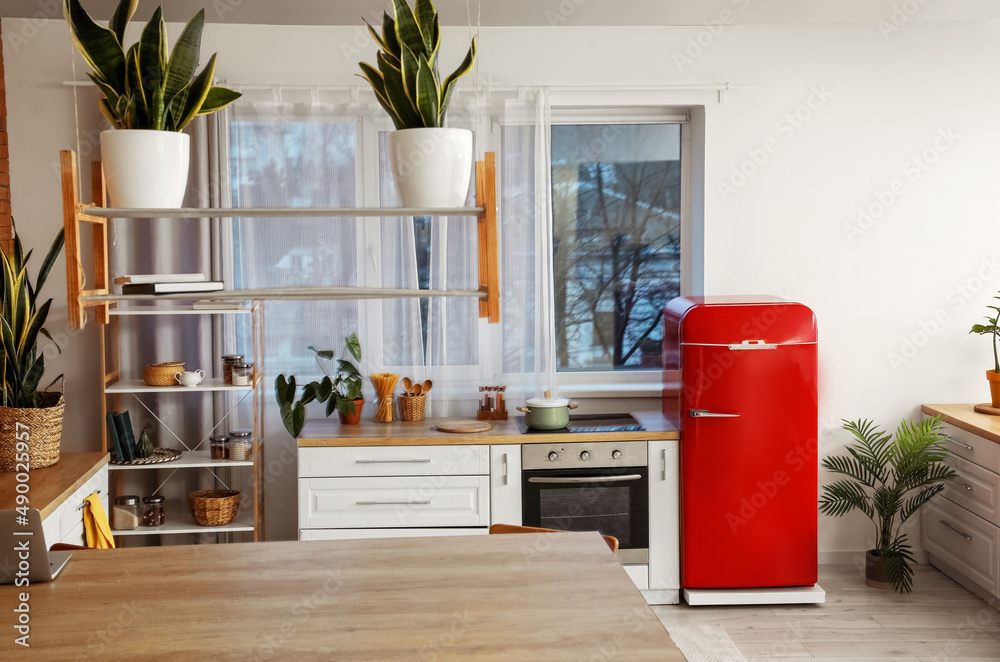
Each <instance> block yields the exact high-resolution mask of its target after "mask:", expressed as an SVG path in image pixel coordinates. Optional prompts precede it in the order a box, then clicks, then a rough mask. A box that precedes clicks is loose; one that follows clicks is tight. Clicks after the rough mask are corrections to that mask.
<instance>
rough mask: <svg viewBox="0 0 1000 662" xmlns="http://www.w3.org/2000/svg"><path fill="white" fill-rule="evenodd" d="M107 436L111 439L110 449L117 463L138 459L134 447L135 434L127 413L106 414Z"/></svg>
mask: <svg viewBox="0 0 1000 662" xmlns="http://www.w3.org/2000/svg"><path fill="white" fill-rule="evenodd" d="M108 436H109V437H110V438H111V449H112V454H113V455H114V457H113V458H112V459H113V460H115V461H117V462H131V461H132V460H136V459H138V458H139V453H138V451H137V450H136V446H135V432H133V431H132V419H131V418H130V417H129V415H128V412H127V411H126V412H122V413H118V412H108Z"/></svg>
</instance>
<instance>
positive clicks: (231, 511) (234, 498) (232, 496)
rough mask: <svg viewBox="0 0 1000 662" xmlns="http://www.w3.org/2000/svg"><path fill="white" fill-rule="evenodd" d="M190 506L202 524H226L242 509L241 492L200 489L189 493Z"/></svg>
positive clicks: (196, 520) (192, 512)
mask: <svg viewBox="0 0 1000 662" xmlns="http://www.w3.org/2000/svg"><path fill="white" fill-rule="evenodd" d="M188 507H189V508H190V509H191V515H193V516H194V521H195V522H198V524H200V525H201V526H225V525H226V524H229V523H230V522H232V521H233V520H234V519H236V513H238V512H239V510H240V493H239V492H236V491H235V490H199V491H198V492H192V493H191V494H189V495H188Z"/></svg>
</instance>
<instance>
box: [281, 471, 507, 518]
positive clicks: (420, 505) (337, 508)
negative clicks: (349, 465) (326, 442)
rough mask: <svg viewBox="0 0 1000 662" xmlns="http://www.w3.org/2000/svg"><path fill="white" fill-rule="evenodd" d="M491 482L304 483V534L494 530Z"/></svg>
mask: <svg viewBox="0 0 1000 662" xmlns="http://www.w3.org/2000/svg"><path fill="white" fill-rule="evenodd" d="M489 517H490V479H489V476H398V477H397V476H393V477H382V478H302V479H299V528H300V529H326V528H331V529H367V528H383V527H389V528H396V527H399V528H416V527H425V526H427V527H450V526H489Z"/></svg>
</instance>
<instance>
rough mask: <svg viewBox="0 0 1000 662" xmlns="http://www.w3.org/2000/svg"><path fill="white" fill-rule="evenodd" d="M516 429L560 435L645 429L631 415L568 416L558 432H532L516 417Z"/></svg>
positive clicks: (522, 417) (524, 432) (535, 431)
mask: <svg viewBox="0 0 1000 662" xmlns="http://www.w3.org/2000/svg"><path fill="white" fill-rule="evenodd" d="M516 420H517V427H518V428H519V429H520V430H521V433H522V434H560V433H568V434H572V433H577V434H580V433H587V432H590V433H593V432H643V431H644V430H645V429H646V428H644V427H642V425H640V424H639V421H637V420H635V418H634V417H633V416H632V414H570V415H569V425H567V426H566V427H564V428H560V429H558V430H534V429H531V428H529V427H528V424H527V423H525V422H524V416H518V417H517V418H516Z"/></svg>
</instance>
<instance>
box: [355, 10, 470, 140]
mask: <svg viewBox="0 0 1000 662" xmlns="http://www.w3.org/2000/svg"><path fill="white" fill-rule="evenodd" d="M393 13H394V14H395V15H396V17H395V19H393V18H392V17H390V16H389V14H388V13H387V12H385V13H384V18H383V20H382V34H379V33H378V32H377V31H376V30H375V28H373V27H372V26H371V24H370V23H368V21H365V25H367V26H368V32H370V33H371V35H372V37H373V38H374V39H375V42H376V43H377V44H378V45H379V48H380V49H381V50H379V52H378V55H377V56H376V57H377V61H378V67H377V68H376V67H373V66H371V65H370V64H366V63H364V62H361V63H360V66H361V71H362V72H363V74H364V75H363V76H362V77H363V78H364V79H365V80H367V81H368V83H369V84H370V85H371V86H372V89H373V90H374V91H375V96H376V98H378V102H379V103H380V104H382V107H383V108H385V111H386V112H387V113H389V117H391V118H392V122H393V124H395V126H396V128H397V129H414V128H422V127H442V126H444V118H445V112H446V111H447V108H448V102H449V101H450V100H451V93H452V91H453V87H454V85H455V81H456V80H458V79H459V78H460V77H462V76H464V75H465V74H466V73H468V72H469V70H470V69H472V63H473V62H474V61H475V59H476V40H475V38H473V39H472V45H471V46H470V47H469V52H468V53H467V54H466V56H465V59H464V60H462V63H461V64H460V65H459V66H458V69H456V70H455V71H454V72H452V73H451V74H450V75H449V76H448V77H446V78H445V79H444V80H443V81H442V80H441V75H440V74H439V73H438V51H439V50H440V48H441V26H440V24H439V21H438V14H437V10H436V9H435V8H434V3H433V2H432V1H431V0H416V2H415V4H414V7H413V9H410V6H409V5H408V4H407V3H406V0H393Z"/></svg>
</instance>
